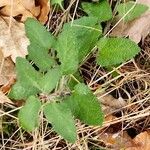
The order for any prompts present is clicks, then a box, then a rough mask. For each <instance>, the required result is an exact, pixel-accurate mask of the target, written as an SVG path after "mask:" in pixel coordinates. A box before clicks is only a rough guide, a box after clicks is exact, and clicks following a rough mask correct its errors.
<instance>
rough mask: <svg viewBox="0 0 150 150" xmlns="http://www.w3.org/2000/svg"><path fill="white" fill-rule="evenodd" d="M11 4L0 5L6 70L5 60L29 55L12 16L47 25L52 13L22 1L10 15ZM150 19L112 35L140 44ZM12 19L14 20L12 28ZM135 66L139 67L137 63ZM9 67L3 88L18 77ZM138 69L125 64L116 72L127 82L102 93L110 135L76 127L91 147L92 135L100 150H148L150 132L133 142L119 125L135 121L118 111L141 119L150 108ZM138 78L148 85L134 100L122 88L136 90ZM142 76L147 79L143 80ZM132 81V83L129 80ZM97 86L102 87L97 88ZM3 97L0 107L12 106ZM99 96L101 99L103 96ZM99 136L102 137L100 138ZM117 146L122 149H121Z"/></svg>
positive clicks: (0, 37) (21, 28)
mask: <svg viewBox="0 0 150 150" xmlns="http://www.w3.org/2000/svg"><path fill="white" fill-rule="evenodd" d="M10 1H11V0H5V1H1V2H0V6H1V7H2V9H0V13H1V14H2V16H1V18H0V24H1V25H2V26H0V28H1V30H0V31H1V32H2V33H1V34H0V48H1V51H2V56H1V55H0V56H1V58H2V60H3V61H4V64H3V69H4V70H5V61H6V57H11V58H12V60H13V61H14V62H15V59H16V57H17V56H22V57H25V56H26V55H27V46H28V44H29V41H28V39H27V38H26V36H25V31H24V25H23V24H22V23H20V22H17V21H16V20H14V19H13V18H12V16H13V17H16V16H18V15H19V14H21V15H22V18H21V21H23V22H24V21H25V20H26V18H27V17H35V18H38V19H39V20H40V21H41V22H42V23H45V21H46V20H47V18H48V16H47V15H48V13H49V11H50V8H49V5H48V3H47V0H42V1H40V6H35V2H34V1H33V0H28V1H23V0H22V4H20V3H19V1H17V0H14V1H13V3H14V6H16V7H15V8H20V9H21V10H20V11H18V10H15V11H14V12H13V15H12V14H11V11H10V10H11V6H10ZM138 2H140V3H145V4H148V5H149V0H139V1H138ZM29 4H30V5H29ZM41 5H42V6H43V7H42V6H41ZM10 14H11V15H10ZM39 14H40V16H42V17H41V19H40V16H39ZM4 15H5V16H8V17H4ZM149 16H150V14H149V11H148V12H146V13H145V14H143V15H142V16H141V17H139V18H137V19H135V20H134V21H132V22H130V23H127V24H125V23H123V24H119V25H118V26H117V27H116V28H115V29H114V30H113V32H112V35H117V36H129V38H131V39H132V40H134V41H135V42H137V43H139V41H140V40H141V38H142V39H143V40H144V38H145V37H146V36H147V35H148V33H149V31H150V24H149V22H148V21H147V20H148V18H149ZM10 19H11V26H9V25H10V24H9V23H10ZM149 20H150V19H149ZM120 25H121V29H122V30H121V31H120V27H119V26H120ZM6 31H9V32H7V33H5V32H6ZM14 31H15V32H14ZM16 31H18V33H19V34H18V35H16ZM137 31H138V32H137ZM117 32H118V33H117ZM14 33H15V34H14ZM20 37H22V38H21V39H22V41H23V43H24V44H23V45H22V44H21V43H22V41H20V40H19V39H20ZM15 41H17V42H15ZM8 43H9V44H8ZM142 55H143V54H142ZM144 55H145V53H144ZM148 59H149V56H148ZM137 60H138V59H137ZM136 63H137V64H138V61H137V62H136ZM9 65H10V66H9ZM94 65H95V64H94ZM6 66H9V67H8V68H9V69H6V70H5V71H4V72H1V75H2V76H1V77H2V80H3V81H2V80H0V83H1V85H6V84H7V83H8V82H9V80H10V78H7V77H5V76H7V75H8V76H9V74H10V77H14V74H15V72H14V63H13V62H12V61H10V59H9V61H7V62H6ZM92 68H95V66H93V67H92ZM136 69H137V66H136V65H135V64H134V63H133V62H129V63H127V64H124V65H123V66H121V67H119V69H117V71H118V72H119V73H120V75H122V73H123V72H128V73H129V76H126V78H124V80H115V81H116V82H115V83H112V84H114V87H111V88H110V87H108V89H106V91H107V92H106V93H102V95H106V96H104V97H105V99H103V100H104V104H103V105H104V106H106V105H107V108H108V109H111V108H113V107H114V108H113V109H112V111H111V112H110V111H108V112H107V114H106V116H108V115H109V113H110V114H112V115H110V116H111V117H110V118H109V119H108V118H107V120H105V122H104V127H106V128H108V130H109V132H107V131H106V132H104V131H105V128H104V127H102V128H99V127H98V128H95V129H93V128H92V127H85V126H84V125H81V124H80V123H77V126H78V129H79V134H81V138H85V139H86V137H87V141H88V144H91V143H92V142H93V139H94V138H93V139H91V135H92V136H93V137H95V139H96V138H98V139H97V140H95V142H93V143H94V144H95V143H96V144H97V145H100V146H101V145H105V146H104V147H105V148H106V147H108V148H112V146H113V147H114V149H117V146H118V149H119V148H122V147H123V146H124V149H125V150H142V148H144V149H146V150H148V148H149V147H150V146H149V143H150V142H149V141H150V138H149V136H150V133H149V132H148V131H145V132H141V133H140V132H138V133H140V134H137V135H136V137H135V138H131V137H130V136H129V134H128V133H126V131H124V130H127V129H128V128H127V127H124V128H122V127H121V126H120V123H121V122H123V123H125V122H127V124H126V125H127V126H130V125H131V124H132V121H131V122H129V120H128V118H126V119H125V121H123V120H122V118H121V117H119V119H118V109H119V110H120V109H121V111H119V112H122V113H123V111H125V109H124V108H126V107H127V110H128V111H127V110H126V111H125V113H126V115H127V117H128V114H129V116H130V115H132V114H133V115H135V116H136V115H138V113H140V114H141V115H142V111H143V110H141V111H139V110H138V109H141V107H145V105H144V104H149V103H148V100H145V101H144V100H143V98H141V97H144V98H147V99H148V98H149V97H148V96H146V94H147V92H146V91H147V90H148V89H147V85H146V84H148V83H147V80H148V79H149V78H148V77H147V76H145V74H144V73H143V74H140V73H141V72H140V71H139V72H138V73H137V74H135V73H134V72H135V71H137V70H136ZM7 71H10V72H8V73H7ZM93 71H94V70H93ZM93 71H90V73H92V72H93ZM115 71H116V69H115ZM145 72H147V70H145ZM106 73H107V71H106V72H105V71H104V70H103V68H101V70H99V75H100V76H104V75H105V74H106ZM6 74H7V75H6ZM135 75H136V76H137V79H136V80H138V76H140V77H141V78H139V80H140V81H143V82H145V84H144V83H143V84H144V85H143V84H142V86H144V90H143V91H142V93H141V94H139V96H137V95H136V94H134V96H131V95H132V94H131V91H130V90H127V89H126V88H125V87H124V86H123V85H124V84H125V83H127V84H128V85H127V86H129V87H130V86H133V85H132V84H133V79H134V77H135ZM142 75H143V76H144V77H142ZM91 76H93V75H91ZM85 78H86V82H87V83H88V82H89V79H88V78H87V77H85ZM129 78H130V79H131V80H129ZM147 78H148V79H147ZM102 82H103V81H102ZM107 82H109V83H111V78H110V77H109V76H106V79H105V84H106V83H107ZM130 82H132V84H129V83H130ZM139 83H140V82H139ZM140 84H141V83H140ZM102 85H103V84H102ZM102 85H100V86H102ZM94 86H99V85H97V84H94ZM115 86H118V89H117V90H118V91H120V88H121V89H124V90H125V93H126V95H127V96H128V98H130V100H131V101H130V102H129V101H121V103H119V102H117V99H118V97H117V98H114V97H115V96H116V95H117V94H116V93H117V92H116V93H115V94H113V93H111V91H115V88H116V87H115ZM138 87H140V86H138ZM96 88H97V87H96ZM130 88H131V87H130ZM131 90H132V91H137V89H135V88H133V87H132V88H131ZM138 92H140V91H138ZM107 93H108V94H107ZM120 93H122V92H120ZM0 95H1V98H0V103H12V102H11V100H9V99H8V98H7V96H5V95H4V94H3V92H1V91H0ZM99 96H100V97H101V94H100V95H99ZM130 96H131V97H130ZM136 96H137V98H138V99H139V101H142V102H143V103H144V104H141V103H139V104H138V105H137V104H136V102H132V100H135V99H134V97H136ZM123 98H125V97H124V96H123ZM105 100H106V101H105ZM113 100H114V104H113V103H112V104H111V105H110V103H111V101H113ZM141 105H142V106H141ZM121 107H123V108H121ZM137 108H138V109H137ZM147 108H148V109H149V107H147ZM134 111H136V112H137V113H133V112H134ZM129 112H130V113H131V114H130V113H129ZM143 114H144V113H143ZM124 116H125V114H123V116H122V117H124ZM148 116H149V115H148ZM146 117H147V116H146ZM133 119H134V117H133ZM140 119H141V117H140V116H139V120H140ZM137 120H138V119H136V117H135V122H133V123H134V124H136V121H137ZM147 121H148V120H147ZM107 123H108V124H107ZM117 123H119V127H120V129H122V131H120V129H119V130H118V131H115V130H114V128H116V127H117V125H118V124H117ZM140 124H141V123H140V122H139V126H140ZM145 124H146V123H145ZM112 125H114V126H112ZM123 125H125V124H123ZM148 125H149V124H148ZM141 126H142V125H141ZM112 128H113V130H114V132H111V133H110V131H111V130H112ZM140 129H141V128H140ZM89 131H90V132H91V133H90V134H89V135H88V134H87V133H88V132H89ZM141 131H142V130H141ZM127 132H128V130H127ZM121 133H122V134H121ZM83 134H85V135H86V136H83ZM97 134H98V135H99V136H97ZM95 135H96V136H95ZM55 138H56V141H57V142H58V141H59V142H60V143H61V144H62V145H63V144H64V141H62V140H60V139H59V137H57V136H55ZM120 139H121V141H122V143H120ZM50 140H51V139H50ZM98 141H101V142H99V143H98ZM44 142H48V141H44ZM51 142H53V141H51ZM80 142H81V143H82V141H79V145H78V144H77V146H72V148H73V147H75V148H77V147H78V146H79V147H80V144H81V143H80ZM102 142H103V144H102ZM18 143H19V142H18ZM33 143H34V141H33ZM33 143H32V142H31V143H30V144H29V145H30V146H31V145H32V144H33ZM54 143H55V140H54ZM118 143H119V144H121V145H119V144H118ZM25 144H26V145H27V147H28V140H27V141H26V143H25ZM82 144H83V146H82V148H83V149H85V147H86V146H85V147H84V145H86V144H85V143H82ZM94 144H93V145H94ZM91 145H92V144H91ZM22 146H23V145H22ZM119 146H120V147H119ZM56 147H57V144H56ZM64 147H65V146H64Z"/></svg>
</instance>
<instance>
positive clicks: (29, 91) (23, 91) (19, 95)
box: [8, 81, 39, 100]
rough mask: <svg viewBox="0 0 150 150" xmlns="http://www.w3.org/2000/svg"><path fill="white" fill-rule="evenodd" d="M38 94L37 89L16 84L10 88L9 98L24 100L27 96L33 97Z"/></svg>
mask: <svg viewBox="0 0 150 150" xmlns="http://www.w3.org/2000/svg"><path fill="white" fill-rule="evenodd" d="M38 92H39V90H38V89H36V88H35V87H32V86H27V87H25V86H24V85H22V84H21V83H20V82H18V81H17V83H16V84H15V85H14V86H13V87H12V89H11V91H10V93H9V95H8V96H9V97H10V98H11V99H14V100H22V99H24V100H26V99H27V98H28V97H29V96H31V95H35V94H37V93H38Z"/></svg>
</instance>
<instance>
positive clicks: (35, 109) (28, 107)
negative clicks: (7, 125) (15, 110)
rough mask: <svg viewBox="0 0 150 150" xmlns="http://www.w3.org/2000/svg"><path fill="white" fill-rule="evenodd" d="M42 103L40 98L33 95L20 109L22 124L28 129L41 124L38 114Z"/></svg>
mask: <svg viewBox="0 0 150 150" xmlns="http://www.w3.org/2000/svg"><path fill="white" fill-rule="evenodd" d="M40 108H41V103H40V101H39V99H38V98H36V97H34V96H31V97H29V98H28V100H27V101H26V104H25V106H24V107H22V108H21V109H20V111H19V114H18V117H19V122H20V125H21V127H22V128H23V129H25V130H26V131H33V130H34V129H35V128H36V127H37V126H38V124H39V120H38V116H39V110H40Z"/></svg>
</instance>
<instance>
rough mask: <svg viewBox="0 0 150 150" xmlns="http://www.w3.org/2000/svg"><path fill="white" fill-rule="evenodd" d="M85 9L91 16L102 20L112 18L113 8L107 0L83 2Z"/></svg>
mask: <svg viewBox="0 0 150 150" xmlns="http://www.w3.org/2000/svg"><path fill="white" fill-rule="evenodd" d="M82 8H83V10H84V11H85V12H86V13H87V14H88V15H89V16H91V17H96V18H98V19H99V21H100V22H103V21H107V20H109V19H111V18H112V10H111V7H110V5H109V3H108V2H107V0H102V1H101V2H99V3H98V2H97V3H89V2H83V3H82Z"/></svg>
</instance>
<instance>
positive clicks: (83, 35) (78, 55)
mask: <svg viewBox="0 0 150 150" xmlns="http://www.w3.org/2000/svg"><path fill="white" fill-rule="evenodd" d="M96 24H97V19H96V18H90V17H82V18H80V19H77V20H75V21H74V22H73V25H71V23H67V24H65V25H64V27H63V30H62V32H61V33H60V34H59V36H58V41H57V45H56V50H57V51H58V57H59V59H60V62H61V68H62V71H63V72H64V74H73V73H74V72H76V70H77V68H78V64H79V62H81V61H82V59H83V58H84V57H85V56H86V55H87V54H88V53H89V52H90V50H91V49H92V48H93V47H94V46H95V43H96V41H97V39H98V37H99V36H100V34H101V32H100V31H99V29H98V27H97V25H96Z"/></svg>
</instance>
